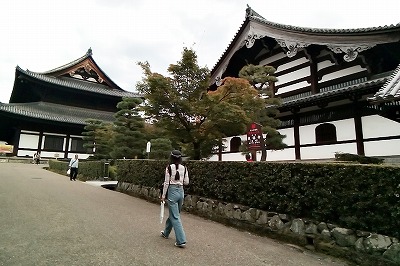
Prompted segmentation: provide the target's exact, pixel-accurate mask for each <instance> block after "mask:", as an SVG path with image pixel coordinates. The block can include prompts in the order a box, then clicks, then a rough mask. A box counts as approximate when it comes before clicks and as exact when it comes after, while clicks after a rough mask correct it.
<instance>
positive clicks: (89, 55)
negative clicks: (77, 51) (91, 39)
mask: <svg viewBox="0 0 400 266" xmlns="http://www.w3.org/2000/svg"><path fill="white" fill-rule="evenodd" d="M92 55H93V53H92V48H89V49H88V51H87V52H86V54H85V55H84V56H82V57H80V58H78V59H76V60H74V61H72V62H70V63H67V64H65V65H62V66H60V67H57V68H54V69H51V70H49V71H45V72H41V73H39V74H43V75H47V76H55V75H54V74H55V73H58V72H62V71H64V70H68V69H69V68H71V67H74V66H76V65H79V64H80V63H81V62H83V61H85V60H90V61H91V62H93V64H95V66H96V67H97V68H98V70H99V71H100V72H101V73H102V75H103V76H104V77H105V78H106V79H107V80H108V81H109V82H110V83H111V84H112V85H113V86H114V88H116V89H120V90H123V89H122V88H120V87H119V86H118V85H117V84H116V83H115V82H114V81H113V80H112V79H111V78H110V77H109V76H108V75H107V74H106V73H105V72H104V71H103V70H102V69H101V68H100V67H99V65H97V63H96V62H95V61H94V59H93V57H92Z"/></svg>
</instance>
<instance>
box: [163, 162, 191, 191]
mask: <svg viewBox="0 0 400 266" xmlns="http://www.w3.org/2000/svg"><path fill="white" fill-rule="evenodd" d="M169 166H170V167H171V175H170V174H169V172H168V166H167V167H166V168H165V178H164V189H163V195H162V198H165V194H166V193H167V189H168V186H169V185H178V186H183V185H189V173H188V170H187V169H186V166H183V165H182V164H179V165H178V168H176V165H175V164H170V165H169ZM176 171H178V172H179V180H175V174H176Z"/></svg>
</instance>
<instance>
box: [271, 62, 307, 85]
mask: <svg viewBox="0 0 400 266" xmlns="http://www.w3.org/2000/svg"><path fill="white" fill-rule="evenodd" d="M309 75H310V68H309V67H305V68H301V69H299V70H296V71H293V72H290V73H287V74H285V75H282V76H279V77H277V78H278V81H277V82H276V83H275V84H276V86H279V85H282V84H285V83H287V82H290V81H293V80H295V79H299V78H303V77H306V76H309Z"/></svg>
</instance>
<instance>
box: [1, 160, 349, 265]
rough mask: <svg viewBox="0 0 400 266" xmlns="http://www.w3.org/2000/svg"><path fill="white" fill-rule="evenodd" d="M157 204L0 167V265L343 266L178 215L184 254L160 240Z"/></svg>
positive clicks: (29, 169)
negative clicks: (185, 244)
mask: <svg viewBox="0 0 400 266" xmlns="http://www.w3.org/2000/svg"><path fill="white" fill-rule="evenodd" d="M159 210H160V207H159V205H157V204H153V203H149V202H146V201H144V200H141V199H138V198H135V197H131V196H128V195H126V194H123V193H119V192H116V191H112V190H108V189H104V188H101V187H98V186H91V185H87V184H85V183H83V182H80V181H75V182H74V181H69V178H68V177H67V176H63V175H59V174H55V173H52V172H49V171H47V170H44V169H42V167H41V166H40V165H32V164H16V163H0V211H1V212H0V265H7V266H8V265H35V266H37V265H107V266H109V265H163V266H166V265H274V266H279V265H285V266H288V265H305V266H313V265H335V266H338V265H346V264H345V263H344V262H342V261H340V260H338V259H334V258H331V257H328V256H326V255H321V254H316V253H313V252H309V251H304V250H302V249H300V248H297V247H294V246H291V245H287V244H284V243H280V242H277V241H275V240H271V239H269V238H266V237H259V236H255V235H253V234H250V233H247V232H242V231H239V230H236V229H233V228H230V227H227V226H224V225H221V224H218V223H215V222H212V221H208V220H205V219H202V218H200V217H197V216H194V215H190V214H187V213H183V214H182V219H183V225H184V228H185V231H186V234H187V240H188V244H187V248H185V249H179V248H176V247H174V236H173V234H172V237H171V238H170V239H168V240H167V239H163V238H161V237H160V236H159V232H160V230H161V229H162V225H161V224H160V223H159Z"/></svg>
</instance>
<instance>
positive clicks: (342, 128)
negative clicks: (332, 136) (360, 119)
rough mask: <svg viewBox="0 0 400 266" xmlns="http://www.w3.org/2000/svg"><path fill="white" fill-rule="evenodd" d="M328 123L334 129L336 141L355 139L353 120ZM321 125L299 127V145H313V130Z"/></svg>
mask: <svg viewBox="0 0 400 266" xmlns="http://www.w3.org/2000/svg"><path fill="white" fill-rule="evenodd" d="M329 123H330V124H333V125H334V126H335V127H336V136H337V140H338V141H343V140H354V139H355V138H356V133H355V127H354V120H353V119H344V120H338V121H331V122H329ZM321 124H322V123H321ZM321 124H313V125H307V126H301V127H300V128H299V133H300V145H304V144H315V128H316V127H317V126H319V125H321Z"/></svg>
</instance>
